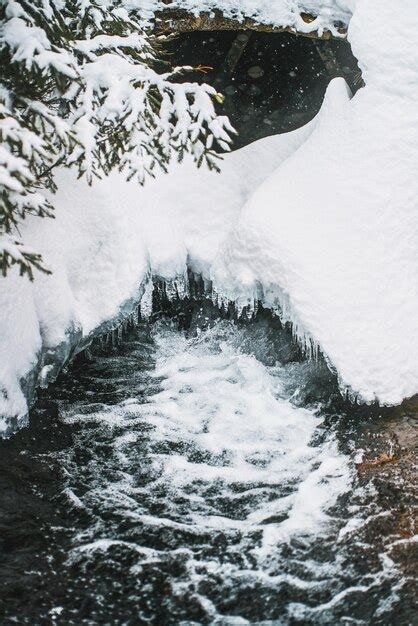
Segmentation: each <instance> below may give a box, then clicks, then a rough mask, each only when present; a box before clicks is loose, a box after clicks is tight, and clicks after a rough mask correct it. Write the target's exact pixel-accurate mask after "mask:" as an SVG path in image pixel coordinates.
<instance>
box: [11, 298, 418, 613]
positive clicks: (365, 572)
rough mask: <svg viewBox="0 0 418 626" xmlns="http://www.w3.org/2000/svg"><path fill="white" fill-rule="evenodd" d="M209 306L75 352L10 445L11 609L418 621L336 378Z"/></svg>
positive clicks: (277, 336) (263, 331)
mask: <svg viewBox="0 0 418 626" xmlns="http://www.w3.org/2000/svg"><path fill="white" fill-rule="evenodd" d="M196 311H197V314H196ZM209 317H211V319H208V317H207V316H205V311H204V310H203V309H199V308H198V307H195V314H194V317H193V319H192V321H190V320H189V321H188V323H187V324H185V323H184V319H183V318H181V316H180V317H178V316H177V318H176V319H168V318H159V319H157V320H155V321H153V322H152V323H151V322H142V323H141V324H140V325H139V326H138V327H137V328H135V329H133V330H131V331H130V332H129V333H128V334H127V336H125V338H124V339H123V341H121V342H120V343H119V345H118V346H117V347H116V348H113V349H108V348H107V349H100V350H96V353H95V356H93V357H90V358H84V359H83V358H82V359H79V360H78V361H77V362H76V363H75V364H74V365H73V366H72V367H71V368H70V370H69V372H67V373H66V374H63V375H61V377H60V379H59V380H58V382H57V383H56V384H55V385H53V386H52V387H51V388H50V389H49V390H48V391H47V392H44V393H43V394H42V397H41V398H40V400H39V402H38V404H37V406H36V407H35V409H34V410H33V412H32V415H31V421H30V425H29V426H28V428H25V429H23V430H22V431H21V432H20V433H18V434H16V435H15V436H14V437H13V438H12V439H10V440H9V441H6V442H3V444H2V445H1V451H0V454H1V461H0V486H1V494H2V495H1V506H0V515H1V516H0V530H1V534H2V540H3V543H2V550H1V552H0V557H1V559H2V560H3V566H2V568H1V581H0V582H1V591H0V598H1V599H2V600H1V613H0V614H1V615H2V616H3V617H2V620H3V621H2V622H1V623H2V624H74V625H79V624H158V625H160V624H161V625H162V624H185V625H186V624H248V623H250V624H277V625H280V624H395V623H396V624H409V623H413V619H414V618H413V615H414V612H413V608H412V605H411V595H412V588H411V581H410V578H411V576H410V575H409V574H408V571H407V570H405V569H402V567H400V566H399V563H397V562H396V558H395V557H394V554H393V549H394V548H393V546H394V545H395V544H396V542H398V543H399V542H401V544H402V541H403V542H404V543H405V542H406V543H408V544H409V542H410V540H409V537H407V538H405V536H403V535H399V537H397V536H393V528H392V527H393V524H392V526H391V528H390V529H389V530H388V527H387V526H385V525H384V524H385V523H386V524H387V520H388V518H391V515H392V513H391V507H392V509H393V507H394V506H395V505H396V495H393V494H392V495H391V498H392V501H393V502H391V503H390V505H389V506H388V505H387V502H386V504H385V502H384V501H383V500H384V499H382V498H383V496H382V493H381V490H379V488H378V486H376V481H375V480H374V479H373V480H372V479H370V477H369V476H366V478H364V479H362V480H360V479H359V477H358V472H357V469H356V468H357V466H358V463H359V447H360V446H361V434H359V433H360V431H359V430H358V427H357V426H355V427H354V426H353V420H354V418H353V419H351V420H350V418H347V415H343V409H342V408H341V406H342V403H341V402H340V405H341V406H340V414H339V415H336V414H335V410H332V406H333V402H334V403H335V399H336V398H337V397H338V391H337V387H336V382H335V379H334V377H333V376H332V374H331V373H330V372H329V370H328V368H327V367H326V366H325V364H324V363H323V362H320V363H313V362H308V361H306V360H304V359H303V358H302V356H301V354H300V352H299V350H298V349H297V347H296V346H295V345H294V344H293V342H292V340H291V336H290V335H289V333H287V332H286V331H285V330H284V329H281V328H280V327H279V326H280V325H278V324H277V322H276V323H275V322H274V320H272V319H271V318H268V317H264V318H263V317H261V319H259V320H257V321H255V322H253V323H246V324H244V323H241V324H239V323H238V324H237V323H236V322H234V321H231V320H227V319H222V318H221V316H218V317H217V316H216V315H214V314H213V311H212V312H211V315H210V316H209ZM179 320H180V322H181V323H179ZM202 320H204V323H201V321H202ZM185 326H186V328H184V327H185ZM357 417H358V416H356V419H357ZM356 463H357V465H356ZM387 484H389V483H386V485H387ZM392 517H393V515H392ZM382 524H383V525H382ZM382 528H383V530H382ZM396 545H397V544H396ZM402 545H403V544H402Z"/></svg>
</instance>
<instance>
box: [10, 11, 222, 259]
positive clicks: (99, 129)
mask: <svg viewBox="0 0 418 626" xmlns="http://www.w3.org/2000/svg"><path fill="white" fill-rule="evenodd" d="M133 4H134V3H132V2H129V0H96V1H95V0H93V1H92V2H88V3H87V2H84V0H5V2H4V3H3V5H2V8H1V14H0V18H1V24H0V59H1V63H2V67H3V68H4V72H3V75H2V78H1V83H0V168H1V169H0V195H1V198H2V204H1V208H0V235H2V234H13V236H14V230H15V229H16V227H17V224H18V222H19V220H20V219H22V218H24V217H25V215H26V214H27V213H32V214H36V215H39V216H47V215H51V210H52V207H51V206H50V205H49V203H48V202H47V201H46V200H45V198H44V196H43V194H42V188H49V189H52V190H53V189H54V181H53V174H52V171H53V166H54V163H56V162H60V163H62V164H64V165H66V166H75V167H77V168H78V170H79V172H80V174H85V175H86V176H87V178H88V180H89V182H91V181H92V179H93V177H94V176H95V175H97V176H100V175H101V174H102V173H104V174H107V173H108V172H109V171H110V170H111V169H112V168H118V169H120V170H123V171H125V172H126V175H127V177H128V178H134V179H136V180H138V182H139V183H141V184H142V183H143V182H144V180H145V178H146V176H147V175H153V172H154V171H155V169H156V167H161V168H163V169H166V167H167V165H168V163H169V161H170V160H171V159H172V158H173V156H174V155H176V156H177V157H178V158H180V159H181V158H182V156H183V154H184V153H185V152H190V153H191V154H192V155H193V156H194V159H195V161H196V163H197V164H198V165H200V164H201V163H202V162H203V161H206V162H207V164H208V165H209V167H216V158H217V154H216V153H217V151H221V150H228V149H229V144H230V142H231V134H232V133H233V132H234V131H233V128H232V127H231V125H230V124H229V121H228V119H227V118H226V117H222V116H218V115H217V113H216V110H215V106H214V102H216V100H219V98H220V96H219V94H217V93H216V90H215V89H213V88H212V87H210V86H208V85H197V84H195V83H189V82H177V81H178V78H179V75H182V74H184V71H186V68H183V69H181V68H180V69H179V68H175V69H173V70H171V69H170V70H169V71H167V66H166V65H164V64H163V63H161V61H159V59H158V56H157V53H156V49H157V48H158V46H159V40H158V38H156V37H155V36H152V35H150V34H149V33H147V32H145V31H144V28H143V25H144V24H143V21H142V18H141V15H140V11H138V10H137V8H135V7H134V6H133ZM1 254H2V253H1V251H0V262H2V257H1ZM9 256H10V255H9ZM17 262H18V263H20V261H19V260H18V261H17ZM37 266H39V267H42V266H41V265H40V263H38V265H37ZM7 267H8V263H6V262H4V261H3V268H7ZM4 271H5V270H4Z"/></svg>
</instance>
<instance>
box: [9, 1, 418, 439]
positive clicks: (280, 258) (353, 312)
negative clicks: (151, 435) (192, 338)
mask: <svg viewBox="0 0 418 626" xmlns="http://www.w3.org/2000/svg"><path fill="white" fill-rule="evenodd" d="M322 4H323V5H324V6H325V3H324V2H323V3H322ZM371 4H372V3H370V2H368V1H367V0H357V1H356V2H354V1H351V2H348V1H347V0H345V2H344V3H342V2H339V3H338V2H334V3H329V5H330V6H331V5H332V6H335V7H343V6H344V7H347V10H348V8H349V6H350V5H351V6H352V8H353V10H354V16H353V18H352V20H351V23H350V27H349V39H350V41H351V43H352V46H353V52H354V54H355V55H356V56H357V58H358V59H359V60H360V64H361V67H362V70H363V76H364V78H365V81H366V88H365V89H363V90H361V91H360V92H359V93H357V94H356V96H355V97H354V98H353V99H351V100H350V97H349V94H348V92H347V88H346V85H345V83H344V82H343V81H342V80H339V79H337V80H336V81H334V82H333V83H331V85H330V87H329V90H328V93H327V96H326V99H325V102H324V106H323V108H322V110H321V112H320V114H319V115H318V116H317V118H316V119H315V120H314V121H313V122H311V123H310V124H309V125H308V126H306V127H304V128H302V129H300V130H298V131H296V132H294V133H289V134H287V135H280V136H276V137H271V138H268V139H264V140H261V141H259V142H256V143H254V144H252V145H250V146H247V147H246V148H244V149H242V150H239V151H237V152H235V153H232V154H230V155H227V156H226V157H225V161H224V164H223V167H222V173H221V175H217V174H215V173H211V172H208V171H203V170H196V169H195V168H194V166H193V165H192V164H191V163H190V162H188V161H186V163H184V164H182V165H174V166H173V167H172V168H171V170H170V173H169V174H168V175H166V176H160V177H159V178H158V179H157V180H155V181H148V183H147V184H146V186H145V187H144V188H139V187H138V186H136V185H135V184H133V183H126V182H124V180H123V179H122V177H121V176H120V175H119V174H113V175H111V176H110V177H109V178H108V179H106V180H103V181H100V182H97V183H95V184H94V185H93V187H88V186H87V185H86V184H85V183H84V182H83V181H76V178H75V176H74V175H73V173H72V172H68V171H66V172H59V173H58V174H57V182H58V188H59V190H58V194H57V195H56V197H55V198H54V204H55V206H56V207H57V218H56V220H55V221H54V222H52V223H51V221H49V220H48V221H47V220H35V219H32V220H29V221H28V222H27V223H26V224H25V238H26V241H27V242H28V244H30V245H32V246H34V247H36V249H38V250H40V251H42V253H43V255H44V258H45V260H46V262H47V263H49V266H50V267H51V269H52V270H53V272H54V273H53V275H52V277H44V276H39V277H38V278H37V279H36V281H35V283H34V284H29V283H28V282H27V281H26V280H23V279H21V278H19V277H17V276H16V275H13V273H11V276H10V277H8V278H7V279H6V280H4V281H3V282H2V289H1V292H0V328H1V334H0V389H1V393H0V415H2V416H4V420H3V422H2V428H3V430H4V431H6V429H8V428H9V427H10V425H11V424H12V422H13V420H15V421H16V420H17V422H19V420H20V423H23V421H22V420H23V418H24V416H25V414H26V413H27V399H28V398H31V396H32V394H33V389H34V387H35V385H36V384H37V383H38V382H39V380H41V381H42V380H43V381H46V382H47V381H48V380H49V379H51V378H53V376H54V375H55V374H56V372H57V370H58V369H59V367H60V366H61V365H62V364H63V363H64V362H65V361H66V360H67V359H68V358H69V356H70V354H71V352H72V351H73V350H76V349H78V348H79V347H80V346H82V345H85V344H86V342H88V341H89V338H91V337H92V336H93V335H94V333H97V332H100V330H101V329H103V328H105V327H106V324H109V323H113V322H114V321H115V320H116V319H117V318H118V316H119V317H120V316H123V315H127V314H129V312H130V311H131V310H133V308H134V306H136V304H137V303H138V301H139V300H140V298H141V294H142V292H143V286H144V284H145V282H146V280H147V277H148V276H149V275H150V273H152V274H155V275H158V276H161V277H163V278H165V279H171V278H175V277H176V276H179V275H182V274H184V272H185V271H186V266H188V267H190V268H191V269H192V270H194V271H197V272H201V273H202V274H203V275H204V277H205V278H207V279H210V280H212V281H213V284H214V285H215V288H216V290H217V291H218V292H219V293H220V294H221V295H223V296H226V297H230V298H233V299H236V300H237V301H238V302H240V303H245V302H246V301H247V300H248V299H252V298H254V297H255V296H257V297H262V298H263V299H264V302H265V304H267V305H270V306H275V307H279V308H280V309H281V311H282V315H283V316H285V317H286V318H288V319H291V320H292V321H293V322H294V326H295V330H296V333H297V334H298V335H299V336H300V337H302V338H304V340H306V339H307V338H308V339H309V340H311V341H313V342H315V343H316V344H317V345H319V346H320V347H321V349H322V350H323V352H324V353H325V355H326V357H327V358H328V360H329V362H330V363H331V364H332V365H333V366H334V367H335V368H336V370H337V372H338V374H339V376H340V379H341V382H342V384H344V385H345V386H347V387H350V388H351V389H352V391H353V392H354V393H356V394H358V395H359V397H361V398H362V399H364V400H367V401H372V400H374V399H378V400H379V401H381V402H382V403H387V404H396V403H398V402H400V401H401V400H402V399H403V398H404V397H407V396H411V395H413V394H414V393H416V392H418V357H417V354H418V322H417V321H416V319H417V318H416V313H417V311H418V275H417V273H418V269H417V268H418V263H417V262H418V236H417V235H418V211H417V202H418V201H417V198H418V189H417V187H418V177H417V172H418V48H417V47H416V42H415V33H416V30H417V27H418V23H417V22H418V17H417V14H416V10H415V9H416V7H415V2H414V0H402V2H400V3H398V4H397V7H396V10H395V9H394V8H393V3H392V2H391V1H390V0H383V1H382V2H381V3H380V4H379V11H378V12H376V11H374V10H373V6H370V5H371ZM344 10H345V9H344ZM395 22H396V30H394V28H393V25H394V23H395Z"/></svg>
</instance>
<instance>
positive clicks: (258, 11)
mask: <svg viewBox="0 0 418 626" xmlns="http://www.w3.org/2000/svg"><path fill="white" fill-rule="evenodd" d="M152 6H153V7H154V9H153V11H154V13H153V18H154V20H155V25H156V29H157V30H158V31H162V32H175V33H176V32H177V33H178V32H190V31H195V30H200V31H211V30H255V31H262V32H272V33H276V32H283V31H286V32H290V33H295V34H298V35H303V36H306V37H312V38H320V39H331V38H332V37H342V36H345V35H346V32H347V25H348V21H349V18H350V15H351V12H350V8H349V6H348V2H345V3H344V2H328V1H327V0H311V1H306V0H293V1H292V2H289V1H288V0H276V2H274V3H272V2H269V1H268V0H267V1H266V0H261V1H260V2H252V1H250V0H204V1H203V2H202V1H200V0H162V1H157V2H155V3H153V5H152Z"/></svg>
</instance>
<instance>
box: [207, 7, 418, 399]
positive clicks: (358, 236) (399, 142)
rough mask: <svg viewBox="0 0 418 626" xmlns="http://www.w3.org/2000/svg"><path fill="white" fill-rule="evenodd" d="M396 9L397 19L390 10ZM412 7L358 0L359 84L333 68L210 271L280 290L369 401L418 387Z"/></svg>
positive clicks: (226, 280) (417, 53) (268, 291)
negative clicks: (304, 124) (316, 106)
mask: <svg viewBox="0 0 418 626" xmlns="http://www.w3.org/2000/svg"><path fill="white" fill-rule="evenodd" d="M395 23H396V28H394V24H395ZM417 28H418V15H417V11H416V2H415V1H414V0H402V2H400V3H398V4H397V8H396V11H395V10H394V5H393V2H392V1H391V0H384V1H382V2H381V3H379V10H378V11H376V10H375V7H374V6H373V3H371V2H369V1H368V0H357V3H356V10H355V14H354V17H353V19H352V21H351V24H350V28H349V39H350V41H351V43H352V46H353V52H354V54H355V55H356V56H357V57H358V58H359V60H360V64H361V67H362V70H363V75H364V78H365V81H366V88H365V89H363V90H361V91H360V92H358V93H357V95H356V96H355V98H353V100H351V101H349V99H348V97H347V95H346V90H345V85H344V84H343V82H342V80H340V79H338V80H337V81H336V82H334V83H333V84H332V85H331V86H330V88H329V92H328V97H327V102H326V104H325V106H324V107H323V110H322V112H321V113H320V121H319V123H318V124H317V126H316V128H315V129H314V131H313V133H312V134H311V136H310V137H309V139H308V140H307V141H306V143H305V144H304V146H303V148H302V149H301V150H299V151H297V152H295V153H294V154H293V155H292V156H291V157H290V158H289V159H288V160H287V161H286V162H284V163H283V164H282V165H281V166H280V167H279V168H278V169H277V170H276V171H275V172H274V174H273V175H272V176H271V177H270V178H269V179H268V180H266V181H265V182H264V184H263V185H261V187H260V188H259V189H258V190H257V191H256V192H255V194H254V195H253V196H252V197H251V199H250V200H249V202H248V203H247V205H246V207H245V208H244V210H243V212H242V214H241V215H240V219H239V223H238V225H237V227H236V228H235V230H234V232H233V234H232V236H231V237H230V238H229V239H228V241H226V242H225V244H224V247H223V252H222V255H221V256H220V258H219V259H218V261H217V267H216V268H215V270H214V278H215V282H216V285H217V289H218V290H219V291H220V292H222V293H226V294H229V295H230V296H232V297H234V298H236V297H239V298H241V299H242V298H243V297H245V296H247V297H251V296H252V294H254V293H257V292H259V290H260V284H261V285H262V287H263V290H264V298H265V299H266V301H267V302H269V303H273V302H274V301H277V302H278V303H279V304H280V305H281V306H282V307H283V308H284V312H285V315H287V317H289V318H290V319H292V320H293V321H294V322H295V324H296V327H297V329H298V332H299V334H300V335H302V336H308V337H311V338H313V339H314V341H315V342H316V343H317V344H319V345H320V346H321V348H322V350H323V351H324V353H325V354H326V356H327V357H328V359H329V360H330V362H331V363H332V364H333V365H334V367H335V368H336V370H337V372H338V374H339V376H340V379H341V381H342V383H343V384H344V385H346V386H348V387H351V389H352V390H353V392H355V393H356V394H359V396H360V397H361V398H362V399H364V400H366V401H373V400H375V399H378V400H380V401H381V402H382V403H387V404H397V403H399V402H401V401H402V399H403V398H405V397H408V396H411V395H413V394H414V393H416V392H417V391H418V321H417V312H418V200H417V199H418V176H417V172H418V48H417V45H416V32H417Z"/></svg>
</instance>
